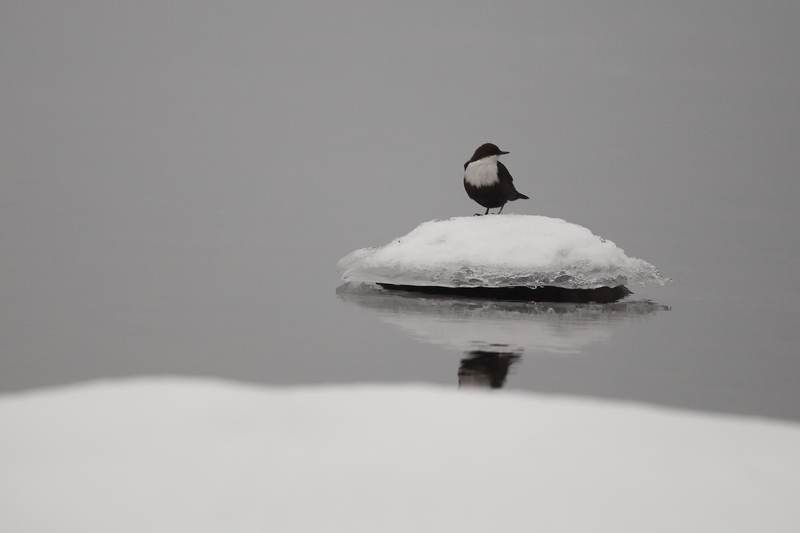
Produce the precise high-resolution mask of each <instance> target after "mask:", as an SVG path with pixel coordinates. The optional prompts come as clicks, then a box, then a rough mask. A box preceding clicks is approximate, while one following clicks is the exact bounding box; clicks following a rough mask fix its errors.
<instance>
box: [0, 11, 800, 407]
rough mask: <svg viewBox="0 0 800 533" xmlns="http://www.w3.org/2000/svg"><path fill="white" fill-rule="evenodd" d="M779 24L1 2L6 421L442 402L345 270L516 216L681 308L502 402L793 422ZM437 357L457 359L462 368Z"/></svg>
mask: <svg viewBox="0 0 800 533" xmlns="http://www.w3.org/2000/svg"><path fill="white" fill-rule="evenodd" d="M798 23H800V3H797V2H794V1H789V0H787V1H758V2H756V1H740V0H724V1H723V0H718V1H712V0H705V1H675V2H669V3H667V2H655V1H653V2H650V1H644V2H643V1H621V0H611V1H604V2H589V1H583V2H577V1H552V2H462V1H459V2H434V3H429V2H405V3H403V4H398V3H383V2H351V1H346V0H345V1H341V2H336V3H325V2H319V3H309V2H254V1H253V2H245V1H232V2H226V3H224V5H221V4H220V3H218V2H207V1H191V2H189V1H174V2H168V3H166V2H128V3H116V2H114V3H111V2H105V1H99V0H98V1H73V2H55V1H50V2H39V1H24V2H23V1H14V0H5V1H3V2H2V3H0V301H1V302H2V303H0V392H12V391H21V390H27V389H31V388H38V387H44V386H53V385H60V384H65V383H72V382H76V381H84V380H87V379H98V378H110V377H122V376H131V375H163V374H185V375H212V376H219V377H223V378H229V379H237V380H247V381H257V382H260V383H265V384H281V385H284V384H311V383H323V382H353V383H355V382H363V381H369V382H375V381H377V382H386V381H433V382H441V383H449V384H452V383H454V382H455V380H456V371H457V370H456V369H457V366H458V364H457V360H458V359H457V357H451V356H448V355H447V354H448V352H447V351H446V350H445V349H443V348H438V347H435V346H432V345H428V344H424V343H420V342H418V341H417V340H415V339H413V338H412V337H410V336H408V335H407V334H406V333H404V332H402V331H401V330H398V329H396V328H392V327H391V326H390V325H386V324H382V323H381V322H380V321H379V320H376V319H375V318H374V317H373V316H370V315H369V314H368V313H367V312H365V311H364V310H363V309H358V308H357V307H355V306H351V305H346V304H345V303H343V302H341V301H340V300H338V299H337V298H336V295H335V293H334V291H335V288H336V286H337V285H338V284H339V283H340V282H339V277H338V273H337V271H336V266H335V265H336V261H337V260H338V259H339V258H340V257H341V256H343V255H345V254H346V253H348V252H350V251H351V250H352V249H354V248H359V247H362V246H366V245H371V244H383V243H385V242H387V241H389V240H390V239H392V238H394V237H397V236H399V235H402V234H404V233H406V232H407V231H409V230H410V229H412V228H413V227H414V226H416V225H417V224H418V223H420V222H422V221H425V220H429V219H432V218H445V217H450V216H457V215H471V214H472V213H474V212H475V211H476V205H475V204H473V203H472V202H471V201H470V200H469V199H468V198H467V196H466V194H465V193H464V191H463V188H462V184H461V179H462V173H463V167H462V165H463V162H464V161H466V160H467V159H468V158H469V156H470V154H471V153H472V151H473V150H474V148H475V147H476V146H477V145H478V144H480V143H482V142H486V141H491V142H495V143H497V144H499V145H500V146H501V147H502V148H504V149H506V150H510V152H511V154H510V155H509V156H506V157H505V158H504V161H505V162H506V164H507V166H508V167H509V169H510V170H511V173H512V174H513V175H514V177H515V181H516V184H517V186H518V188H519V189H520V190H521V191H522V192H524V193H526V194H528V195H529V196H531V198H532V199H531V200H530V201H528V202H515V203H513V204H510V205H509V206H508V207H509V209H508V211H509V212H515V213H531V214H542V215H547V216H554V217H559V218H564V219H566V220H568V221H570V222H575V223H578V224H581V225H584V226H587V227H588V228H590V229H592V231H594V232H595V233H597V234H599V235H602V236H605V237H607V238H609V239H611V240H613V241H614V242H616V243H617V244H618V245H620V246H621V247H622V248H624V249H625V250H626V252H628V253H629V255H633V256H636V257H641V258H643V259H645V260H647V261H650V262H652V263H654V264H655V265H657V266H659V267H660V268H661V269H662V271H663V272H664V273H665V274H666V275H667V276H669V277H671V278H673V280H674V282H673V283H672V284H670V285H669V286H667V287H665V288H659V289H648V290H646V291H641V290H637V288H636V287H632V288H633V289H634V290H635V291H637V296H638V297H648V298H653V299H655V300H657V301H659V302H660V303H663V304H666V305H669V306H671V307H672V310H671V311H669V312H666V313H660V314H659V316H657V317H653V318H652V319H649V320H647V321H645V322H641V323H639V322H634V323H632V324H628V325H626V326H622V327H621V328H620V329H618V330H617V331H616V332H615V333H614V334H613V335H610V336H609V338H607V339H605V340H604V341H602V342H598V343H596V344H594V345H592V346H591V347H590V348H586V353H584V354H583V355H580V356H575V357H570V358H550V357H542V358H541V359H536V358H535V357H533V356H527V358H526V359H525V360H523V361H522V362H521V363H520V364H519V365H518V370H517V372H518V375H517V376H512V378H511V379H510V380H509V381H510V382H512V384H513V381H514V379H516V380H517V384H518V385H519V386H521V387H524V388H527V389H530V390H535V391H540V392H554V393H563V394H580V395H588V396H597V397H614V398H623V399H630V400H633V401H641V402H646V403H652V404H659V405H662V404H663V405H673V406H680V407H685V408H692V409H703V410H714V411H724V412H735V413H741V414H754V415H759V416H774V417H781V418H788V419H800V360H799V359H800V357H798V348H797V346H798V341H800V333H798V324H800V312H799V311H798V304H797V302H798V296H800V273H799V271H800V269H799V268H798V263H799V262H800V237H798V227H800V216H798V208H797V204H798V200H800V179H798V169H799V168H800V150H798V148H799V147H800V98H799V97H798V95H800V61H798V57H800V34H798V32H797V27H798ZM456 355H457V354H456Z"/></svg>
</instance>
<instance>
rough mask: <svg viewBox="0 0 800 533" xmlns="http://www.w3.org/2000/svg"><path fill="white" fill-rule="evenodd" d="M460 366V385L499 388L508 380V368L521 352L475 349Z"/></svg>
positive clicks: (468, 353)
mask: <svg viewBox="0 0 800 533" xmlns="http://www.w3.org/2000/svg"><path fill="white" fill-rule="evenodd" d="M467 355H468V357H465V358H464V359H462V360H461V365H460V366H459V367H458V386H459V387H468V386H471V387H485V388H492V389H499V388H501V387H502V386H503V384H504V383H505V382H506V376H508V369H509V368H510V367H511V365H513V364H514V363H516V362H517V359H519V354H515V353H509V352H490V351H486V350H473V351H471V352H467Z"/></svg>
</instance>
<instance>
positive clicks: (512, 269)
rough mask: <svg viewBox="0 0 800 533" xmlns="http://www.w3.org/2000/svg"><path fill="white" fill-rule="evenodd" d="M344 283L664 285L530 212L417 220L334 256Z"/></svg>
mask: <svg viewBox="0 0 800 533" xmlns="http://www.w3.org/2000/svg"><path fill="white" fill-rule="evenodd" d="M339 267H340V268H341V269H342V270H343V275H342V277H343V279H344V280H345V281H364V282H376V283H393V284H397V285H435V286H441V287H517V286H525V287H540V286H545V285H547V286H554V287H563V288H568V289H592V288H597V287H603V286H606V287H615V286H618V285H625V284H627V283H630V282H636V283H642V284H644V283H657V284H663V283H664V281H665V278H664V277H662V276H661V274H660V273H659V272H658V270H657V269H656V268H655V267H654V266H653V265H651V264H650V263H648V262H646V261H642V260H641V259H636V258H633V257H628V256H627V255H625V252H624V251H623V250H622V249H621V248H619V247H617V246H616V245H615V244H614V243H613V242H611V241H608V240H606V239H603V238H601V237H598V236H597V235H594V234H593V233H592V232H591V231H589V230H588V229H587V228H584V227H583V226H579V225H577V224H571V223H569V222H566V221H564V220H561V219H556V218H549V217H544V216H531V215H496V216H483V217H457V218H451V219H449V220H434V221H430V222H424V223H423V224H420V225H419V226H417V228H416V229H414V230H413V231H411V233H409V234H407V235H405V236H404V237H401V238H400V239H397V240H395V241H393V242H391V243H389V244H387V245H385V246H382V247H379V248H362V249H360V250H356V251H354V252H352V253H350V254H349V255H347V256H346V257H344V258H342V259H341V260H340V261H339Z"/></svg>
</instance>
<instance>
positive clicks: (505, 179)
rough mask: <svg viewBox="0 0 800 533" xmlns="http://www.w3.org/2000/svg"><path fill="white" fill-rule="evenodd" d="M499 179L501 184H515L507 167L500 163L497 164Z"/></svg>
mask: <svg viewBox="0 0 800 533" xmlns="http://www.w3.org/2000/svg"><path fill="white" fill-rule="evenodd" d="M497 179H499V180H500V182H501V183H511V184H513V183H514V178H512V177H511V172H509V171H508V169H507V168H506V166H505V165H504V164H503V163H501V162H500V161H498V162H497Z"/></svg>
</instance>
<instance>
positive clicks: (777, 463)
mask: <svg viewBox="0 0 800 533" xmlns="http://www.w3.org/2000/svg"><path fill="white" fill-rule="evenodd" d="M0 427H2V428H3V438H2V439H0V470H2V472H3V475H2V476H0V530H2V531H13V532H15V533H27V532H33V531H81V532H103V533H105V532H108V531H114V532H127V531H130V532H137V533H139V532H141V531H191V532H193V533H200V532H204V531H215V532H216V531H281V532H293V531H298V532H300V531H302V532H308V531H348V532H353V531H369V532H375V531H381V532H392V531H403V532H407V531H480V532H486V531H525V532H528V531H581V532H583V531H613V532H618V531H669V532H673V531H684V530H687V529H688V530H692V531H725V532H726V533H727V532H732V531H770V532H779V531H794V530H795V527H796V518H797V511H796V503H795V499H796V495H797V494H798V491H800V451H798V450H800V428H798V427H795V426H790V425H784V424H779V423H772V422H764V421H756V420H746V419H734V418H718V417H712V416H707V415H693V414H688V413H683V412H671V411H660V410H650V409H644V408H639V407H632V406H628V405H615V404H598V403H593V402H589V401H578V400H567V399H555V398H546V397H537V396H522V395H510V394H503V395H492V394H486V393H480V392H469V393H467V392H464V391H451V390H437V389H430V388H421V387H394V388H392V387H381V388H379V387H358V388H347V387H340V388H322V389H284V390H280V389H277V390H276V389H272V390H270V389H257V388H250V387H242V386H234V385H227V384H220V383H215V382H202V381H193V382H187V381H166V380H165V381H153V382H146V381H144V382H143V381H138V382H124V383H122V384H115V385H112V384H108V385H91V386H82V387H76V388H71V389H66V390H58V391H55V392H43V393H36V394H26V395H22V396H16V397H6V398H3V399H0Z"/></svg>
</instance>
